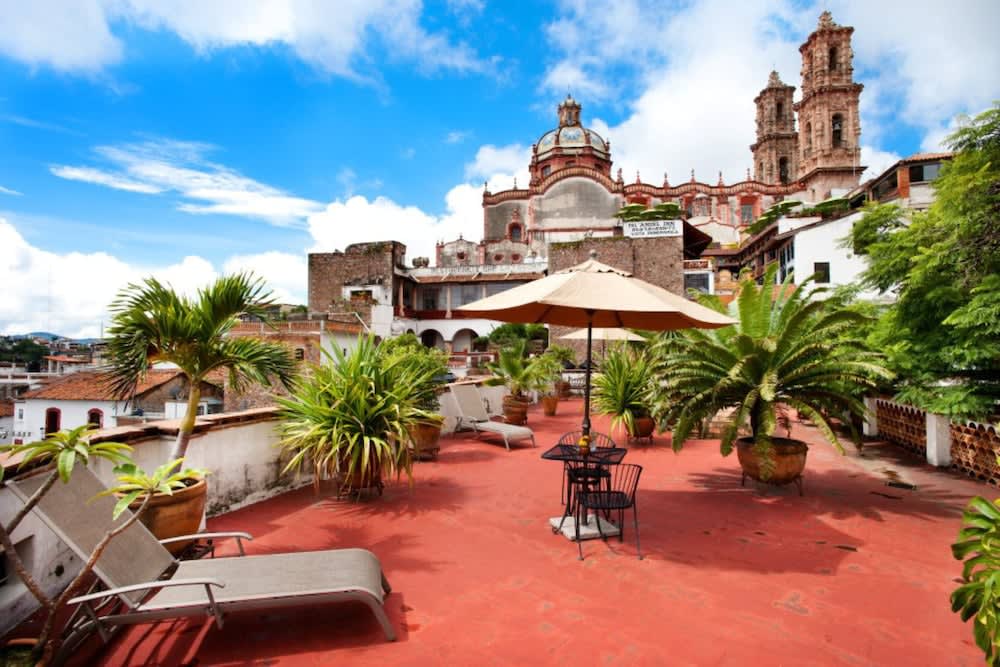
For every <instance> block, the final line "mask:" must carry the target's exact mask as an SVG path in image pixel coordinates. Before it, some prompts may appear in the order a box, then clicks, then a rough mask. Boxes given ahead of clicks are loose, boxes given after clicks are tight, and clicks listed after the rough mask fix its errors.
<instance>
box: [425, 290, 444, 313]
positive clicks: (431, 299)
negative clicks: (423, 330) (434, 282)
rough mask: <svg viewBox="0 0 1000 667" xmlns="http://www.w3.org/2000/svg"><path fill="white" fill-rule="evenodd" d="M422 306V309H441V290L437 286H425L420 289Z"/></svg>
mask: <svg viewBox="0 0 1000 667" xmlns="http://www.w3.org/2000/svg"><path fill="white" fill-rule="evenodd" d="M420 307H421V309H422V310H441V290H440V288H437V287H424V288H422V289H421V290H420Z"/></svg>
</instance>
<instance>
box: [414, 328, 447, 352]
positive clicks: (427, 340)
mask: <svg viewBox="0 0 1000 667" xmlns="http://www.w3.org/2000/svg"><path fill="white" fill-rule="evenodd" d="M420 342H421V343H423V344H424V346H425V347H436V348H437V349H439V350H446V349H447V348H446V347H445V344H444V336H442V335H441V332H439V331H437V330H436V329H425V330H424V331H422V332H421V333H420Z"/></svg>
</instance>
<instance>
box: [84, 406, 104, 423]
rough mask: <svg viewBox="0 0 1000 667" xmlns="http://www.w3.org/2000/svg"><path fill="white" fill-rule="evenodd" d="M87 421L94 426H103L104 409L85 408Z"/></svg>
mask: <svg viewBox="0 0 1000 667" xmlns="http://www.w3.org/2000/svg"><path fill="white" fill-rule="evenodd" d="M87 423H88V424H91V425H92V426H94V427H96V428H104V411H103V410H98V409H97V408H91V409H90V410H87Z"/></svg>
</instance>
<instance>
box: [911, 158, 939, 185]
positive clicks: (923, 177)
mask: <svg viewBox="0 0 1000 667" xmlns="http://www.w3.org/2000/svg"><path fill="white" fill-rule="evenodd" d="M940 171H941V164H940V163H939V162H932V163H931V164H916V165H913V166H912V167H910V183H920V182H921V181H933V180H934V179H935V178H937V177H938V173H939V172H940Z"/></svg>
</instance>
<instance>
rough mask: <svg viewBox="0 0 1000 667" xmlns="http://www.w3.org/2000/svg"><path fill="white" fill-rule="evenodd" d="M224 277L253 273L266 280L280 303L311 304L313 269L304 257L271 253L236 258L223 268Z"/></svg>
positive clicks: (227, 262) (228, 261)
mask: <svg viewBox="0 0 1000 667" xmlns="http://www.w3.org/2000/svg"><path fill="white" fill-rule="evenodd" d="M222 270H223V273H226V274H230V273H237V272H240V271H252V272H253V273H254V275H256V276H259V277H261V278H263V279H264V281H265V282H266V283H267V286H268V288H269V289H270V290H271V291H272V292H273V296H274V298H275V299H276V300H277V301H278V302H279V303H295V304H299V303H307V301H308V299H307V297H306V285H307V284H308V280H309V275H308V274H309V266H308V263H307V262H306V256H305V254H304V253H300V254H297V255H295V254H292V253H287V252H277V251H274V250H272V251H268V252H263V253H259V254H256V255H236V256H234V257H230V258H229V259H228V260H226V262H225V263H224V264H223V265H222Z"/></svg>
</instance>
